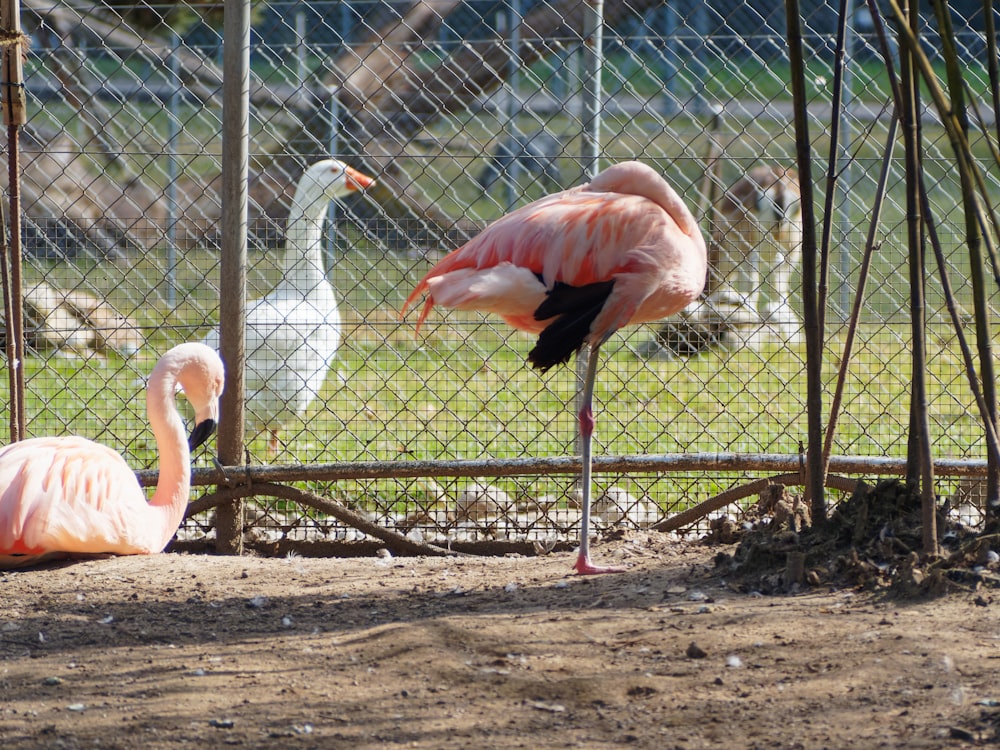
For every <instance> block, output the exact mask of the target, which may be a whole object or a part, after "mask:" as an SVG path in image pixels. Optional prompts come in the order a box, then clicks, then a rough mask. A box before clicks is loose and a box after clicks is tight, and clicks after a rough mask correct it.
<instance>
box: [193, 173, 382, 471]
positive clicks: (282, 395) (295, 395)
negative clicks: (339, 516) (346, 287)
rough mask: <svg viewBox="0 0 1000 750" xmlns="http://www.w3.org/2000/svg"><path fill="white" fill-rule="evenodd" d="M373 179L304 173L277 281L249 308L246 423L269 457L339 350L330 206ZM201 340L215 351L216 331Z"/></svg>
mask: <svg viewBox="0 0 1000 750" xmlns="http://www.w3.org/2000/svg"><path fill="white" fill-rule="evenodd" d="M372 182H373V180H372V178H371V177H368V176H366V175H363V174H361V173H360V172H358V171H357V170H355V169H352V168H351V167H349V166H347V165H346V164H344V163H343V162H341V161H338V160H336V159H323V160H322V161H319V162H316V163H315V164H313V165H312V166H310V167H309V168H308V169H307V170H306V171H305V172H304V173H303V175H302V177H301V178H300V179H299V183H298V185H297V186H296V188H295V195H294V197H293V198H292V206H291V209H290V211H289V214H288V228H287V230H286V233H285V257H284V261H283V264H282V269H281V280H280V281H279V282H278V286H276V287H275V288H274V290H273V291H272V292H271V293H270V294H268V295H267V296H265V297H261V298H260V299H258V300H256V301H255V302H254V303H253V304H251V305H250V307H249V308H248V309H247V313H246V352H247V355H246V390H247V407H248V408H247V422H248V424H250V425H252V426H255V427H257V428H259V429H260V430H266V431H267V432H268V433H269V434H270V438H269V441H268V449H269V451H270V452H271V453H272V454H274V453H277V451H278V448H279V438H278V434H279V432H280V430H281V428H282V427H283V426H284V425H285V424H286V423H287V422H288V421H289V420H290V419H292V418H293V417H294V416H296V415H302V414H303V413H304V412H305V410H306V409H307V408H309V405H310V404H311V403H312V402H313V400H314V399H315V398H316V396H317V394H318V393H319V391H320V388H322V387H323V381H324V380H325V379H326V374H327V372H328V371H329V369H330V366H331V365H332V364H333V358H334V355H335V354H336V353H337V347H338V346H339V345H340V313H338V312H337V297H336V295H335V294H334V291H333V286H332V285H331V284H330V282H329V280H328V279H327V277H326V272H325V271H324V270H323V257H322V253H321V248H322V244H323V232H322V229H323V219H324V218H325V217H326V209H327V206H328V205H329V203H330V201H331V200H335V199H337V198H343V197H345V196H347V195H349V194H350V193H352V192H354V191H356V190H363V189H364V188H366V187H368V186H369V185H371V184H372ZM205 343H206V344H208V345H209V346H210V347H212V348H213V349H218V348H219V332H218V330H214V331H212V332H211V333H209V334H208V336H206V337H205Z"/></svg>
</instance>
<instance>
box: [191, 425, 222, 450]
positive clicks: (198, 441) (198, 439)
mask: <svg viewBox="0 0 1000 750" xmlns="http://www.w3.org/2000/svg"><path fill="white" fill-rule="evenodd" d="M215 428H216V422H215V420H214V419H206V420H204V421H203V422H199V423H198V424H197V425H195V428H194V430H192V431H191V437H189V438H188V449H189V450H192V451H193V450H194V449H195V448H198V447H200V446H202V445H204V443H205V441H206V440H208V439H209V438H210V437H212V435H214V434H215Z"/></svg>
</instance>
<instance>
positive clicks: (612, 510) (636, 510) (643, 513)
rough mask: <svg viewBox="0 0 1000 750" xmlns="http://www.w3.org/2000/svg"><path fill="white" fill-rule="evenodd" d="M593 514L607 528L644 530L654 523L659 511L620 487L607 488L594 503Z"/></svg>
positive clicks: (649, 503)
mask: <svg viewBox="0 0 1000 750" xmlns="http://www.w3.org/2000/svg"><path fill="white" fill-rule="evenodd" d="M593 514H594V516H596V517H598V518H600V519H601V520H602V521H603V522H604V523H605V524H607V525H609V526H632V527H636V528H645V527H647V526H650V525H651V524H653V523H656V521H657V519H658V517H659V509H658V508H657V507H656V506H655V505H654V504H653V503H651V502H649V501H648V500H645V499H639V498H637V497H635V496H634V495H632V494H631V493H629V492H626V491H625V490H624V489H622V488H621V487H609V488H608V489H607V490H606V491H605V492H604V493H603V494H602V495H601V496H600V497H598V498H597V499H596V500H595V501H594V505H593Z"/></svg>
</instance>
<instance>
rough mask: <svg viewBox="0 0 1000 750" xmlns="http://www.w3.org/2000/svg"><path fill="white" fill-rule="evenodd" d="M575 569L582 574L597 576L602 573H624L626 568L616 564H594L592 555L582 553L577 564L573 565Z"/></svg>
mask: <svg viewBox="0 0 1000 750" xmlns="http://www.w3.org/2000/svg"><path fill="white" fill-rule="evenodd" d="M573 570H575V571H576V572H577V574H578V575H581V576H595V575H600V574H602V573H624V572H625V571H626V568H619V567H617V566H614V565H609V566H600V565H594V564H593V563H592V562H591V561H590V555H587V554H584V553H582V552H581V553H580V556H579V557H578V558H577V559H576V565H574V566H573Z"/></svg>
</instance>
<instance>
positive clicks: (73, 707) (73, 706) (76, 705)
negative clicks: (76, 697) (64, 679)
mask: <svg viewBox="0 0 1000 750" xmlns="http://www.w3.org/2000/svg"><path fill="white" fill-rule="evenodd" d="M66 710H67V711H86V710H87V707H86V706H85V705H83V704H82V703H70V704H69V705H68V706H66Z"/></svg>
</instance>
